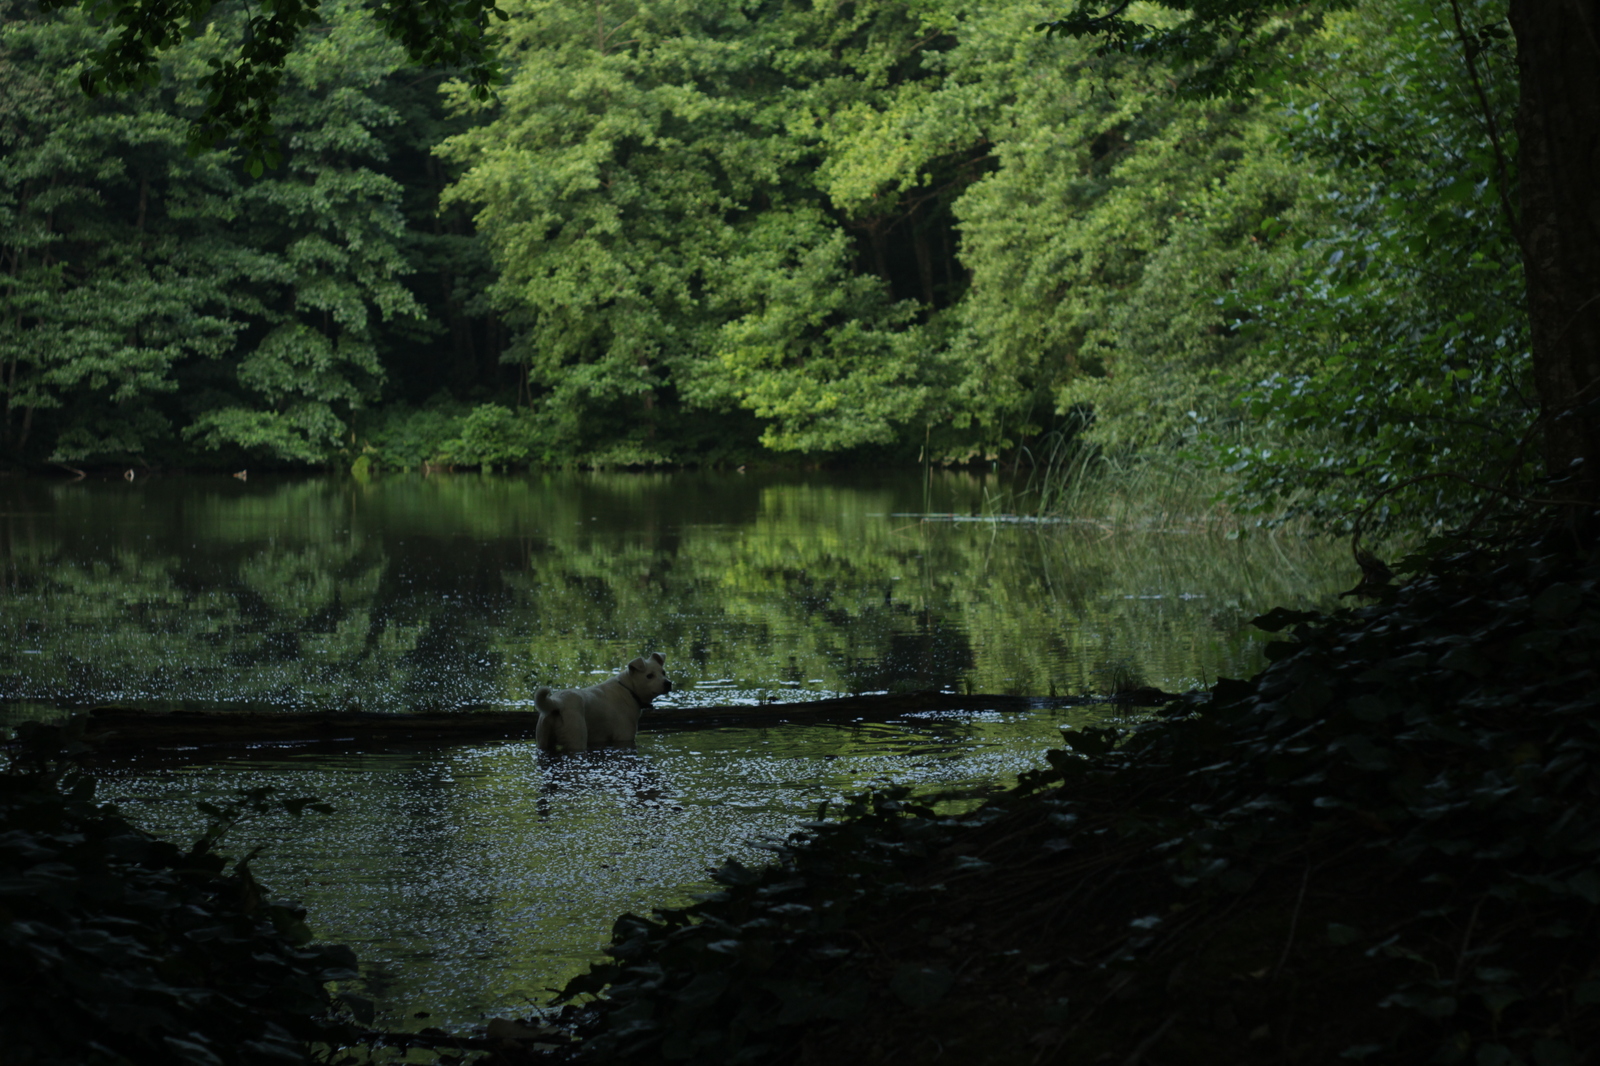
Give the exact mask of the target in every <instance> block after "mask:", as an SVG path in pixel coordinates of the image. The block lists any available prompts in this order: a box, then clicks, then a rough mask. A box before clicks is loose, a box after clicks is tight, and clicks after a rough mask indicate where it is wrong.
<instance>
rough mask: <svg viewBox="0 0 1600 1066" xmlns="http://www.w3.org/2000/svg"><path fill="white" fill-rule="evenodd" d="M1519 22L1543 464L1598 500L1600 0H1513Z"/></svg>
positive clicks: (1522, 182)
mask: <svg viewBox="0 0 1600 1066" xmlns="http://www.w3.org/2000/svg"><path fill="white" fill-rule="evenodd" d="M1511 26H1512V29H1513V31H1515V33H1516V36H1517V64H1518V67H1519V75H1520V84H1521V94H1522V98H1521V102H1520V105H1519V108H1518V111H1517V143H1518V175H1517V179H1518V186H1519V194H1520V199H1521V215H1522V218H1521V230H1522V237H1523V261H1524V264H1525V266H1526V268H1527V277H1528V311H1529V315H1530V316H1531V325H1532V331H1533V368H1534V379H1535V383H1536V385H1537V387H1538V390H1539V401H1540V404H1541V406H1542V407H1543V418H1544V427H1543V428H1544V442H1545V443H1544V452H1545V462H1546V465H1547V467H1548V469H1549V471H1550V473H1551V474H1553V475H1557V476H1559V475H1562V474H1568V473H1576V474H1578V476H1579V481H1580V486H1579V491H1580V492H1581V493H1582V494H1583V497H1584V498H1585V499H1586V500H1590V501H1594V500H1600V0H1511ZM1575 463H1579V464H1581V465H1579V466H1578V467H1577V469H1576V470H1574V464H1575Z"/></svg>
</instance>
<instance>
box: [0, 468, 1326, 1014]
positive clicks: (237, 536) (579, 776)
mask: <svg viewBox="0 0 1600 1066" xmlns="http://www.w3.org/2000/svg"><path fill="white" fill-rule="evenodd" d="M1006 490H1007V484H1006V482H1005V481H1004V480H1003V479H1002V478H1000V477H999V476H997V475H995V474H994V473H992V472H968V471H943V470H931V471H927V470H910V471H880V472H854V473H832V472H829V473H815V472H811V473H789V474H774V473H760V474H758V473H750V474H739V473H696V472H679V473H661V474H639V473H607V472H588V473H580V472H557V473H536V474H530V475H527V476H514V475H503V476H487V475H479V474H452V475H434V476H431V477H423V476H421V475H407V476H399V475H395V476H387V477H381V478H376V479H372V480H367V481H358V480H356V479H353V478H348V477H314V478H305V477H301V478H287V477H285V478H267V477H260V476H252V477H250V479H249V480H248V481H245V480H239V479H234V478H228V477H211V478H203V477H185V478H148V479H146V478H139V477H136V478H135V479H134V480H133V481H131V482H128V481H122V480H114V481H113V480H98V481H97V480H92V479H86V480H82V481H73V482H69V481H45V480H25V479H9V480H0V632H3V635H4V637H5V639H4V640H3V642H0V714H3V715H4V720H5V721H8V722H15V721H17V720H19V719H23V718H44V717H53V716H56V715H59V714H60V713H62V711H63V709H67V708H81V707H90V706H95V705H100V704H118V705H127V706H140V707H154V708H174V709H180V708H184V709H204V710H227V709H240V710H246V709H248V710H284V711H306V710H350V709H362V710H375V711H391V712H405V711H410V710H462V711H464V712H469V711H470V710H471V709H474V708H483V707H487V708H494V709H498V710H506V709H514V708H526V707H529V706H530V704H531V696H532V692H533V690H534V689H535V688H536V687H538V686H539V685H541V684H556V685H561V686H570V685H582V684H590V683H593V681H595V680H598V679H600V678H602V677H604V676H607V675H609V674H612V673H614V672H615V671H616V669H617V668H618V667H619V666H620V665H621V664H623V663H625V662H627V661H628V660H629V659H631V658H633V657H634V656H636V655H640V654H643V653H646V652H649V651H660V652H662V653H663V654H664V655H665V656H666V660H667V666H668V669H669V670H670V671H671V673H672V676H673V680H674V685H675V691H674V693H673V694H672V696H671V697H670V698H669V699H667V700H662V701H660V702H661V703H662V705H668V704H671V705H675V706H680V707H681V706H693V705H711V704H726V703H756V702H762V701H767V700H772V699H781V700H796V699H809V698H822V697H826V696H834V695H841V694H851V693H871V692H895V691H911V690H920V689H936V690H940V691H944V692H950V693H957V694H971V695H973V697H974V699H973V705H972V708H971V709H970V710H968V711H964V712H956V713H943V714H926V715H912V716H907V717H905V718H902V719H899V720H896V721H891V722H887V723H863V722H847V723H839V724H836V725H807V726H788V727H785V726H772V727H764V728H720V729H714V730H703V731H698V732H676V733H673V732H656V733H652V732H651V731H650V729H649V719H648V717H647V718H646V720H645V724H644V731H643V732H642V733H641V737H640V747H639V751H638V752H636V753H633V752H628V753H622V752H611V753H590V754H587V755H583V756H579V757H575V758H571V759H567V760H563V761H552V760H548V759H541V758H539V757H538V756H537V753H536V752H535V751H534V749H533V747H532V745H531V743H530V742H525V741H516V742H511V741H507V742H502V743H477V744H461V745H445V746H441V747H438V748H430V749H422V748H420V747H416V746H413V747H411V748H404V747H397V748H382V747H377V746H372V745H368V746H365V747H362V748H359V749H357V750H351V749H353V748H355V746H354V745H349V746H346V747H344V748H339V747H338V746H337V745H336V746H333V747H332V748H330V746H328V745H317V746H297V745H293V744H288V745H283V744H279V745H266V744H261V745H256V746H253V747H249V748H230V749H198V748H197V749H194V750H190V751H186V750H174V751H165V752H160V753H152V754H151V757H149V758H141V759H138V760H134V761H131V762H126V763H122V764H114V765H112V766H109V767H107V768H106V769H105V770H104V771H103V773H102V775H101V776H102V778H103V782H104V783H103V786H102V787H103V793H104V795H106V796H107V797H108V798H114V799H116V800H118V801H119V802H120V803H121V804H122V805H123V806H124V807H125V809H126V810H127V811H128V812H129V813H130V814H131V815H132V816H134V817H135V818H136V820H138V821H140V822H141V823H142V824H145V825H148V826H149V827H151V828H152V829H154V830H156V831H160V832H165V833H171V834H179V835H181V834H188V833H192V832H194V831H195V830H196V829H197V828H198V827H199V825H200V824H201V819H200V817H199V816H198V815H197V814H196V813H195V811H194V808H193V801H194V800H195V799H197V798H205V797H220V796H224V795H226V794H227V793H228V792H229V791H230V790H232V789H235V788H239V787H253V786H257V785H263V784H269V785H272V786H274V787H277V788H280V789H281V790H283V791H284V792H285V793H288V794H315V795H319V796H322V797H324V798H326V799H328V800H329V801H330V802H332V803H333V804H334V805H335V806H336V808H337V811H336V813H335V814H334V815H332V816H329V817H326V818H324V817H321V816H317V815H308V816H307V818H306V820H305V821H304V822H302V823H299V824H297V825H290V824H288V823H287V822H284V821H282V820H278V819H267V820H264V821H262V822H260V823H258V824H246V825H244V826H241V827H240V828H239V829H238V830H237V831H236V836H237V839H236V840H235V843H234V847H235V848H236V849H237V850H240V851H242V850H245V848H246V847H247V846H249V845H252V844H254V843H257V842H263V841H265V842H269V843H270V844H271V846H270V847H269V848H268V850H267V851H266V852H265V853H264V854H263V855H262V856H261V858H260V859H259V860H258V861H257V863H256V869H257V871H258V873H259V875H260V876H261V877H262V879H263V880H264V881H266V882H267V883H268V884H269V885H270V886H272V887H273V888H274V889H275V890H277V891H278V892H279V893H280V894H283V895H286V896H289V897H291V898H296V899H300V900H302V901H304V902H305V903H306V905H307V906H308V907H309V908H310V911H311V920H312V923H313V927H314V928H316V929H317V931H318V932H319V934H320V935H323V936H325V937H327V938H329V939H335V940H342V941H344V942H347V943H350V944H352V945H353V946H354V947H355V948H356V950H357V952H358V954H359V955H361V957H362V958H363V960H364V961H365V962H366V964H367V967H368V971H369V981H370V984H371V989H372V991H373V992H374V993H375V994H376V995H377V998H378V999H379V1001H380V1004H381V1005H382V1007H383V1009H384V1012H385V1020H387V1021H389V1022H391V1023H392V1024H396V1025H409V1026H411V1027H421V1026H424V1025H443V1026H445V1027H451V1026H458V1025H465V1024H468V1023H470V1022H472V1021H474V1020H476V1019H478V1018H479V1017H480V1016H482V1015H484V1014H485V1013H487V1014H488V1015H491V1016H492V1015H495V1014H511V1013H516V1012H517V1010H518V1008H519V1007H520V1006H522V1005H524V1004H525V1003H526V1002H528V1001H530V1000H535V999H540V998H542V997H543V996H544V992H543V990H544V989H547V988H549V987H553V986H554V987H559V985H561V984H563V983H564V982H565V981H566V979H567V978H568V977H570V976H572V975H573V974H575V973H577V972H579V971H581V970H582V969H583V968H584V967H585V966H586V965H587V964H588V962H589V961H591V960H592V959H594V958H595V957H597V949H598V947H599V945H600V944H602V943H603V942H604V940H605V939H606V934H607V932H608V930H609V926H610V921H611V919H613V918H614V917H615V916H616V915H617V914H619V913H621V912H622V911H625V910H630V909H631V910H644V911H647V910H648V909H649V908H650V907H651V906H653V905H662V904H671V903H682V902H685V901H687V900H688V899H689V898H691V896H692V894H693V893H694V892H695V891H699V890H702V889H703V888H704V885H705V875H706V872H707V869H708V868H709V867H711V866H714V865H715V864H716V863H718V862H720V861H721V860H722V859H723V858H724V857H725V856H729V855H736V856H739V857H741V858H742V859H744V860H746V861H758V859H759V857H760V855H761V854H762V853H761V852H760V851H758V850H756V849H754V848H753V847H752V846H751V843H750V842H751V841H752V840H753V839H759V838H760V837H762V836H763V835H780V836H781V835H783V834H785V833H787V832H789V831H790V830H791V829H792V828H793V827H794V826H795V825H796V824H797V823H798V822H799V821H801V820H803V819H805V818H807V817H809V816H811V814H812V813H814V811H815V809H816V807H817V805H818V804H819V803H820V802H822V801H824V800H831V799H835V798H838V797H840V796H842V795H844V794H846V793H848V792H851V791H855V790H859V789H861V788H864V787H868V786H870V785H872V784H873V783H878V782H886V781H900V782H908V783H912V784H915V785H917V786H919V787H924V788H927V789H935V788H941V789H942V788H949V789H956V790H962V791H963V792H964V794H965V795H966V796H967V797H968V799H967V800H966V801H962V800H953V801H952V802H953V803H957V804H959V803H962V802H976V797H979V796H981V795H984V794H987V793H990V792H993V791H995V790H997V789H1000V788H1003V787H1004V786H1005V785H1007V784H1008V783H1010V782H1011V781H1014V780H1015V776H1016V774H1017V773H1019V772H1020V771H1022V770H1025V769H1028V768H1030V767H1033V766H1036V765H1039V764H1040V762H1041V761H1042V752H1043V751H1044V750H1045V748H1046V747H1048V746H1050V745H1051V744H1053V743H1058V742H1059V737H1060V734H1059V727H1060V726H1061V725H1063V724H1079V725H1081V724H1083V723H1085V722H1088V721H1094V720H1102V719H1104V718H1106V717H1108V716H1115V715H1116V714H1118V713H1120V712H1118V711H1117V710H1116V709H1115V708H1114V707H1112V706H1110V705H1107V704H1105V703H1082V702H1079V701H1077V700H1076V698H1077V697H1081V696H1085V695H1094V694H1103V693H1107V692H1110V691H1113V690H1116V689H1118V688H1126V687H1129V686H1132V685H1137V684H1144V685H1154V686H1157V687H1160V688H1164V689H1167V690H1169V691H1181V690H1183V689H1187V688H1190V687H1193V686H1196V685H1202V684H1205V683H1208V682H1210V681H1213V680H1215V679H1216V678H1217V677H1218V676H1241V675H1245V674H1248V673H1251V672H1253V671H1254V670H1255V669H1257V668H1258V667H1259V665H1260V662H1261V660H1260V655H1261V647H1262V644H1263V643H1264V641H1265V635H1264V634H1261V633H1259V632H1256V631H1254V630H1252V629H1250V628H1249V627H1248V625H1247V622H1248V620H1249V618H1250V617H1252V616H1253V615H1255V614H1257V613H1260V612H1261V611H1264V610H1266V609H1268V608H1270V607H1273V606H1278V605H1285V606H1313V605H1317V604H1324V605H1325V604H1326V603H1327V602H1328V601H1329V599H1330V597H1331V594H1332V593H1333V592H1335V591H1336V590H1338V589H1339V588H1342V587H1345V586H1347V585H1349V584H1351V583H1353V575H1352V573H1351V572H1350V565H1349V562H1348V555H1347V549H1345V548H1344V546H1343V545H1341V544H1338V543H1335V542H1310V541H1305V540H1300V539H1295V538H1289V537H1267V536H1252V537H1246V538H1243V539H1237V540H1231V539H1228V538H1227V537H1226V536H1224V535H1223V534H1222V533H1221V532H1219V531H1217V530H1216V529H1214V528H1212V527H1210V526H1207V525H1205V524H1203V523H1193V524H1183V523H1172V522H1163V523H1159V524H1154V525H1151V524H1146V525H1140V524H1139V523H1136V522H1135V523H1130V522H1127V521H1125V520H1122V519H1118V520H1117V521H1110V520H1108V519H1107V517H1106V516H1103V515H1095V514H1083V515H1073V516H1069V518H1068V519H1067V520H1059V519H1051V520H1040V519H1036V518H1032V517H1029V516H1021V515H1016V514H1011V513H1008V512H1007V511H1006V510H1005V502H1006V501H1007V499H1008V498H1009V497H1008V494H1007V491H1006ZM983 694H1016V695H1024V696H1031V697H1037V699H1035V700H1034V701H1033V702H1032V704H1031V707H1032V709H1031V710H1023V711H1018V710H1014V709H1013V710H1008V711H1003V712H1002V711H996V710H988V709H985V708H984V707H983V701H982V699H981V696H982V695H983ZM419 1014H426V1015H427V1017H426V1018H425V1019H423V1018H418V1017H417V1016H418V1015H419Z"/></svg>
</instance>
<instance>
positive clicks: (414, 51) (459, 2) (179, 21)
mask: <svg viewBox="0 0 1600 1066" xmlns="http://www.w3.org/2000/svg"><path fill="white" fill-rule="evenodd" d="M39 6H40V7H41V8H42V9H44V10H46V11H54V10H60V9H63V8H79V7H81V8H83V9H84V10H85V12H87V13H88V15H89V16H90V18H91V19H93V20H94V21H96V22H104V23H109V24H111V25H113V26H115V27H116V29H115V31H114V33H113V34H112V36H111V39H110V40H109V41H107V42H106V43H105V44H104V45H102V46H101V47H98V48H96V49H94V50H93V51H91V52H90V53H89V56H88V60H89V63H88V67H87V69H85V70H84V71H83V73H82V74H81V75H80V76H79V84H80V85H81V86H82V87H83V90H84V92H86V93H88V94H89V95H90V96H98V95H100V94H101V93H102V92H105V91H107V90H111V91H124V90H128V89H139V88H146V87H149V86H151V85H155V84H157V83H159V82H160V80H161V76H162V75H161V55H162V53H164V52H166V51H168V50H170V49H172V48H174V47H176V46H177V45H178V44H181V43H182V42H183V41H184V40H186V39H189V38H192V37H195V36H198V35H199V34H201V33H203V32H205V30H206V27H207V26H208V25H209V24H210V23H211V21H212V19H213V17H214V16H213V11H214V9H215V8H216V7H217V6H219V5H217V4H216V2H215V0H41V3H40V5H39ZM262 10H263V13H262V14H255V13H253V12H252V13H251V14H250V15H249V18H248V30H247V32H245V33H243V34H240V35H239V36H238V38H237V39H236V40H235V42H234V43H233V45H232V47H231V48H230V49H229V50H228V51H227V52H226V53H224V54H222V55H218V56H214V57H212V59H211V64H210V66H211V72H210V73H209V74H207V75H206V76H205V78H204V79H203V81H202V83H201V84H202V87H203V88H204V89H205V90H206V91H207V95H206V101H205V105H204V107H203V109H202V110H201V112H200V114H199V115H197V116H196V117H195V119H194V121H193V123H192V125H191V126H190V131H189V134H190V148H191V150H199V149H206V148H214V147H216V146H217V145H218V144H220V143H221V142H222V141H223V140H224V139H225V138H227V137H228V136H230V135H234V134H237V135H238V137H239V140H240V147H241V148H243V149H244V152H245V156H246V159H247V161H248V162H247V165H248V166H249V167H250V169H251V172H252V173H253V174H255V175H256V176H258V177H259V176H260V174H261V172H262V170H263V168H264V167H268V166H270V167H276V166H277V165H278V163H279V161H280V159H281V153H280V149H279V144H278V137H277V134H276V132H275V131H274V127H273V119H272V113H273V108H274V106H275V105H276V103H277V100H278V91H279V87H280V86H281V85H282V84H283V77H284V71H285V63H286V61H287V60H288V57H289V53H290V52H291V51H293V50H294V47H295V45H296V43H297V42H298V41H299V40H300V39H301V38H302V36H303V35H304V34H305V32H306V31H307V30H308V29H309V28H310V27H311V26H312V25H314V24H315V23H317V22H318V21H320V16H321V0H269V2H268V3H265V4H263V5H262ZM491 15H493V16H496V17H498V18H501V19H504V18H505V17H506V15H505V13H504V12H503V11H501V10H500V9H499V7H498V6H497V4H496V0H379V2H378V3H377V4H376V5H374V16H375V17H376V19H377V21H378V23H379V25H381V26H382V27H383V28H384V31H385V32H386V33H387V34H388V35H389V37H391V38H392V39H393V40H395V41H398V42H399V43H400V44H401V45H402V46H403V47H404V48H405V50H406V53H407V54H408V55H409V56H410V57H411V60H412V61H413V62H415V63H418V64H421V65H424V66H436V67H459V68H460V74H461V77H462V78H463V79H464V80H465V81H466V82H467V83H468V84H469V85H470V86H471V87H472V92H473V93H474V95H476V96H477V97H478V98H480V99H486V98H487V97H488V95H489V91H490V86H492V85H494V84H496V83H497V82H498V81H499V80H500V77H501V75H500V67H499V64H498V63H497V62H496V61H495V58H494V55H493V53H492V52H491V51H490V50H489V47H488V39H487V38H486V37H485V36H484V32H483V31H484V28H485V26H486V24H487V22H488V20H489V17H490V16H491Z"/></svg>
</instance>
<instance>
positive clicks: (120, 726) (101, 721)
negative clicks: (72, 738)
mask: <svg viewBox="0 0 1600 1066" xmlns="http://www.w3.org/2000/svg"><path fill="white" fill-rule="evenodd" d="M1152 693H1153V690H1141V691H1140V692H1138V693H1130V694H1125V695H1123V696H1121V697H1112V698H1104V697H1089V696H1085V697H1076V698H1065V699H1055V698H1051V699H1044V698H1039V697H1029V696H999V695H982V696H962V695H956V694H954V693H948V692H932V691H925V692H907V693H890V694H885V695H866V696H840V697H835V698H832V699H822V700H803V701H798V702H793V703H764V704H730V705H721V706H712V707H660V708H652V709H651V710H649V711H646V712H645V715H644V719H643V721H642V723H641V726H640V728H641V731H642V732H647V733H649V732H666V731H676V730H685V729H708V728H715V727H717V726H763V725H779V724H783V723H790V722H853V721H881V720H883V719H886V718H894V717H897V716H900V715H905V714H917V713H926V712H940V711H944V712H959V711H971V712H977V711H1025V710H1029V709H1036V708H1043V707H1066V706H1074V705H1082V704H1089V703H1106V702H1115V703H1125V704H1149V703H1151V702H1156V701H1155V700H1153V698H1152ZM1156 695H1160V696H1162V697H1165V698H1166V699H1171V698H1173V697H1171V696H1168V695H1167V694H1166V693H1159V694H1156ZM1160 702H1165V700H1162V701H1160ZM86 718H87V720H86V722H85V732H84V740H85V741H87V742H88V743H89V744H90V745H91V746H93V747H94V748H96V749H97V750H99V751H102V752H106V753H116V754H125V753H128V752H131V751H141V750H144V751H148V750H152V749H154V750H159V749H163V748H165V749H171V748H173V747H200V746H207V747H210V746H217V745H227V746H235V745H246V746H251V745H274V744H287V743H317V744H333V743H351V742H377V743H420V742H431V743H438V742H445V743H449V742H454V741H467V740H490V739H517V738H522V737H531V736H533V733H534V729H535V727H536V726H537V724H538V721H539V714H538V712H537V711H535V710H532V709H529V710H492V709H485V708H466V709H463V710H459V711H448V712H438V711H433V712H416V713H410V714H380V713H374V712H367V711H352V712H332V713H314V714H308V713H297V712H283V713H273V712H259V711H191V710H181V711H155V710H145V709H141V708H135V707H95V708H92V709H90V710H89V711H88V713H87V716H86Z"/></svg>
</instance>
